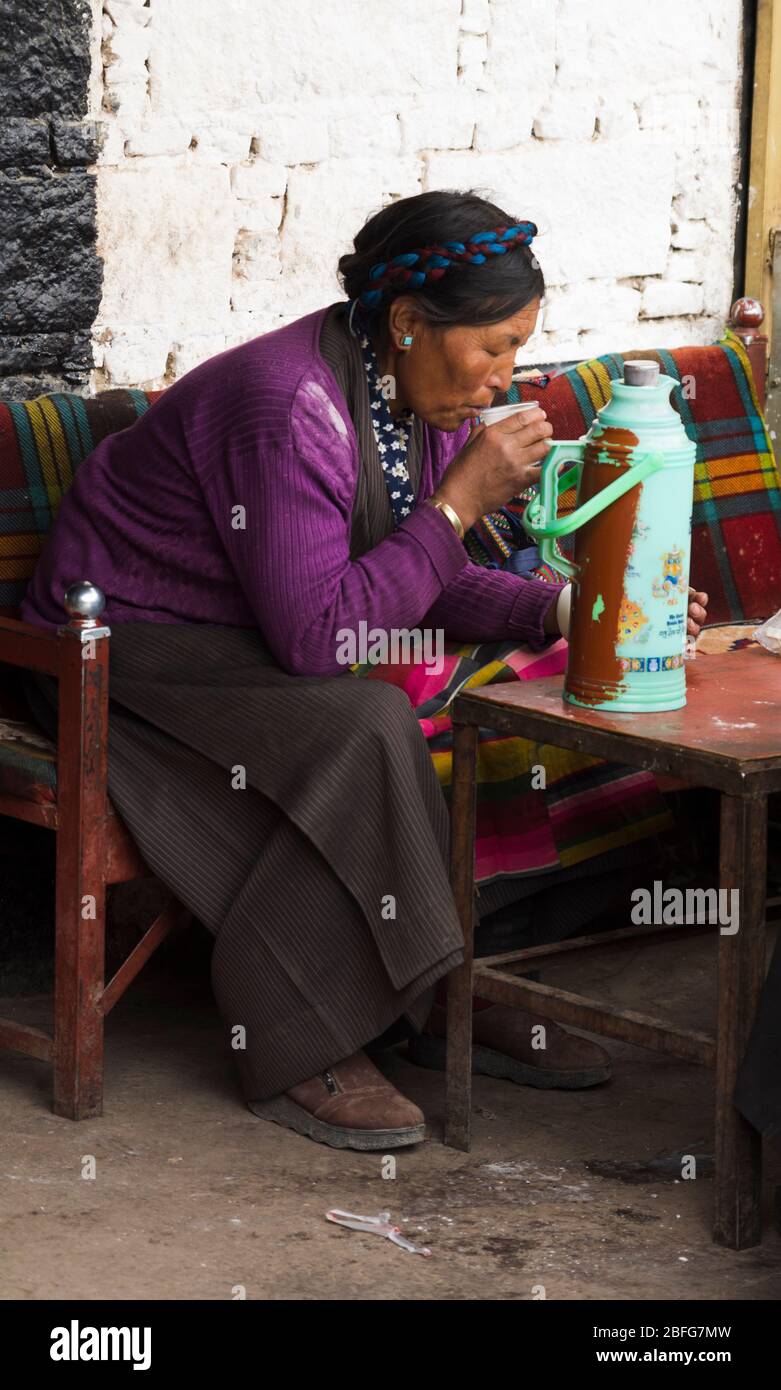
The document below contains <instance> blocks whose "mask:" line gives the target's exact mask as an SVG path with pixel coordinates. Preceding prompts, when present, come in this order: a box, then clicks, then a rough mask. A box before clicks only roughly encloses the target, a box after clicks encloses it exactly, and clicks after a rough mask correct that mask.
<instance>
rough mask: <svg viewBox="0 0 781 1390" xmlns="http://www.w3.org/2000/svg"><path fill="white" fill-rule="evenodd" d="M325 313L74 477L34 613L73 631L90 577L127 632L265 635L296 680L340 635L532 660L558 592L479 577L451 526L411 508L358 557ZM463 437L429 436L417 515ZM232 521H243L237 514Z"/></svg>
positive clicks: (261, 342) (185, 391)
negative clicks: (74, 590)
mask: <svg viewBox="0 0 781 1390" xmlns="http://www.w3.org/2000/svg"><path fill="white" fill-rule="evenodd" d="M325 313H326V310H320V311H318V312H317V313H314V314H309V315H307V316H306V317H305V318H302V319H298V320H297V321H296V322H295V323H292V324H289V325H287V326H286V327H285V328H280V329H277V330H276V331H275V332H273V333H267V334H264V335H263V336H262V337H259V338H253V339H252V340H251V341H250V342H248V343H243V344H242V345H241V346H240V347H236V348H232V349H230V350H229V351H227V352H223V353H220V354H219V355H218V356H216V357H212V358H211V359H210V360H209V361H208V362H204V363H202V365H201V366H200V367H196V368H195V369H194V371H191V372H188V373H187V374H186V376H183V377H182V378H181V379H180V380H179V381H178V382H176V384H175V385H174V386H171V387H170V388H169V389H168V390H167V391H166V392H165V393H164V394H163V395H162V396H161V397H160V398H159V399H158V400H157V401H155V403H154V405H152V406H151V407H150V409H149V410H148V411H147V412H146V413H145V414H144V415H143V416H141V418H140V419H139V420H138V422H137V423H136V424H135V425H133V426H132V427H131V428H130V429H126V430H122V431H121V432H120V433H119V434H113V435H109V436H108V438H106V439H105V440H103V442H102V443H101V444H99V445H98V447H97V449H95V450H94V452H93V453H92V454H91V455H90V457H89V458H88V459H87V460H85V462H84V463H83V464H82V465H81V467H80V468H79V469H78V470H77V472H76V476H75V479H74V482H73V485H72V486H71V488H70V489H69V491H68V492H67V493H66V495H65V497H64V499H63V501H62V504H61V507H60V511H59V514H58V516H57V519H56V521H55V523H54V526H53V527H52V531H51V535H50V537H49V539H48V540H47V543H46V546H45V548H44V552H43V555H42V556H41V559H40V560H39V562H38V565H37V567H36V571H35V574H34V576H33V579H32V581H31V583H30V586H29V589H28V592H27V596H26V598H25V600H24V602H23V604H22V617H23V619H24V620H25V621H26V622H30V623H37V624H39V625H41V626H46V627H49V628H51V627H54V626H56V625H57V624H59V623H62V622H64V621H66V620H67V615H66V614H65V611H64V609H63V607H62V596H63V593H64V590H65V589H66V588H67V587H68V585H69V584H72V583H74V582H75V581H77V580H81V579H89V580H91V581H92V582H93V583H94V584H98V585H99V586H100V588H101V589H103V591H104V593H105V594H106V598H107V607H106V612H105V617H106V619H107V621H108V622H109V623H120V622H168V623H181V622H200V623H225V624H229V625H235V626H239V627H257V628H259V630H260V632H261V633H262V634H263V637H264V638H265V640H266V642H267V643H268V646H269V648H270V649H271V651H272V653H273V655H274V657H275V659H276V660H277V661H278V662H279V664H280V665H281V666H282V667H283V668H284V669H285V670H287V671H289V672H291V673H292V674H297V675H304V676H320V675H340V674H343V673H344V672H345V669H346V668H345V666H344V665H342V664H340V663H339V662H338V661H337V659H336V654H337V650H338V647H339V642H338V640H337V633H338V632H339V630H340V629H342V628H351V629H354V630H356V631H357V628H358V623H359V622H360V621H361V620H364V621H365V622H366V623H367V625H368V629H371V628H373V627H377V628H382V629H384V630H387V629H390V628H396V629H400V628H414V627H431V628H442V629H444V632H445V636H446V637H451V638H456V639H460V640H465V641H497V640H502V639H507V638H517V639H518V640H519V641H522V642H525V643H528V644H529V645H530V646H531V647H533V648H535V649H538V648H540V647H542V646H544V645H545V643H546V642H547V641H549V640H550V638H549V637H548V636H547V635H546V634H545V632H544V630H543V619H544V616H545V614H546V612H547V611H548V609H549V608H550V607H551V605H552V603H553V602H555V600H556V598H557V596H558V594H559V592H560V589H561V587H562V586H561V585H552V584H543V583H540V582H537V581H534V580H526V579H522V578H521V577H520V576H518V575H514V574H510V573H507V572H505V571H503V570H489V569H486V568H484V567H483V566H480V565H475V564H474V563H473V562H472V561H471V560H470V559H469V557H468V555H467V553H466V550H465V549H464V546H463V545H462V543H461V542H460V541H459V539H458V537H457V535H456V533H455V531H454V530H453V528H452V526H451V525H450V523H449V521H448V520H447V518H446V517H445V516H443V515H442V513H441V512H439V511H437V510H436V508H434V507H423V506H420V505H417V506H416V507H415V508H414V509H413V511H412V513H411V514H410V516H408V517H406V518H405V520H404V522H403V523H402V525H401V526H400V527H399V528H398V529H397V530H396V531H395V532H394V533H393V534H392V535H390V536H388V537H387V538H386V539H385V540H383V541H382V542H381V544H380V545H378V546H376V547H375V548H374V549H373V550H371V551H369V552H367V553H366V554H365V555H363V556H362V557H361V558H360V559H357V560H354V561H351V560H350V529H351V514H352V506H353V497H354V494H355V489H356V484H357V478H358V469H359V456H358V444H357V440H356V435H355V431H354V429H353V426H352V422H351V420H350V416H349V414H348V411H347V406H346V403H345V400H344V397H343V395H342V393H341V391H340V390H339V388H338V386H337V384H336V381H335V380H334V377H333V375H332V373H331V371H330V370H329V368H328V367H327V366H326V364H325V362H324V361H323V359H322V357H321V355H320V351H319V340H320V328H321V325H322V321H323V317H324V315H325ZM466 436H467V427H466V426H464V427H463V428H462V429H460V430H458V431H457V432H456V433H453V434H445V433H443V432H442V431H440V430H436V429H433V428H431V427H429V426H426V428H425V430H424V445H423V461H422V468H421V479H420V489H419V493H418V503H420V502H422V501H423V499H424V498H426V497H429V496H430V495H431V493H432V492H434V491H435V489H436V487H437V485H438V483H439V481H440V479H441V477H442V475H443V473H444V472H445V470H446V468H447V466H448V464H449V463H450V462H451V460H452V459H453V457H454V456H455V454H456V453H457V452H458V450H459V449H460V448H461V447H462V446H463V444H464V442H465V440H466ZM238 508H243V509H244V512H243V520H244V525H243V526H242V525H241V524H240V523H241V521H242V513H241V512H240V511H238V510H237V509H238Z"/></svg>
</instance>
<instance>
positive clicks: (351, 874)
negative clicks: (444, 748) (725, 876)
mask: <svg viewBox="0 0 781 1390" xmlns="http://www.w3.org/2000/svg"><path fill="white" fill-rule="evenodd" d="M109 683H110V719H109V740H108V788H109V794H110V796H111V799H112V801H113V803H114V805H115V806H116V808H117V810H118V811H119V813H120V815H121V816H122V818H123V820H124V821H125V823H126V824H127V826H128V828H129V829H130V831H131V833H132V834H133V836H134V838H135V840H136V841H137V843H138V846H139V849H140V850H141V853H142V854H143V856H144V858H145V860H146V862H147V863H148V865H149V866H150V868H151V869H152V870H153V871H154V873H156V874H157V876H158V877H159V878H160V879H161V880H162V882H164V883H165V884H167V885H168V887H169V888H170V889H171V890H172V891H173V892H174V893H175V894H176V896H177V897H178V898H179V900H180V901H181V902H182V903H183V904H185V906H186V907H188V908H189V909H190V910H191V911H192V912H193V914H194V915H195V916H196V917H197V918H198V920H199V921H201V922H203V923H204V925H205V926H206V927H207V928H208V929H209V930H210V931H211V932H212V933H213V935H214V936H215V938H216V939H215V945H214V950H213V953H212V967H211V974H212V986H213V989H214V994H215V998H216V1001H217V1005H218V1007H219V1010H220V1014H221V1016H222V1019H223V1023H224V1026H225V1029H226V1037H227V1040H228V1042H229V1045H230V1046H231V1050H232V1054H233V1055H234V1056H235V1058H236V1061H237V1064H238V1067H239V1073H240V1078H241V1083H242V1086H243V1090H244V1093H245V1096H246V1099H247V1100H254V1099H267V1098H269V1097H271V1096H274V1095H276V1094H278V1093H279V1092H281V1091H284V1090H287V1089H288V1088H289V1087H290V1086H293V1085H295V1084H296V1083H297V1082H299V1081H303V1080H305V1079H307V1078H308V1077H310V1076H313V1075H315V1074H316V1073H317V1072H319V1071H322V1070H323V1069H324V1068H325V1067H327V1066H330V1065H333V1064H334V1063H335V1062H337V1061H339V1060H340V1059H341V1058H343V1057H346V1056H348V1055H349V1054H350V1053H352V1052H354V1051H356V1050H357V1049H358V1048H361V1047H363V1046H364V1045H365V1044H367V1043H368V1042H370V1041H372V1040H374V1039H376V1038H378V1037H380V1036H381V1035H382V1034H384V1033H387V1031H388V1030H389V1029H391V1028H392V1027H393V1025H395V1024H396V1023H397V1022H398V1021H399V1020H401V1021H402V1022H403V1024H404V1025H405V1026H406V1028H407V1030H408V1031H418V1030H419V1029H420V1028H421V1027H422V1025H423V1023H424V1022H425V1019H426V1017H427V1014H428V1011H429V1009H430V1005H431V999H432V992H433V991H432V987H433V985H434V983H435V981H436V980H438V979H439V978H440V977H441V976H443V975H444V974H446V972H447V971H449V970H450V969H452V967H453V966H454V965H456V964H458V963H459V961H460V960H461V959H462V944H463V942H462V934H461V928H460V924H459V921H458V917H457V914H456V910H455V906H454V903H453V898H452V894H451V891H450V885H449V878H448V870H447V864H448V852H449V817H448V810H447V804H446V800H445V797H444V795H443V792H442V789H441V786H440V783H439V780H438V777H437V773H436V770H435V767H434V763H433V761H432V757H431V753H430V750H429V747H428V745H427V742H426V739H425V737H424V736H423V733H422V731H421V727H420V724H419V721H418V719H417V718H416V715H415V711H414V709H413V708H412V706H411V704H410V702H409V699H408V697H407V695H406V694H405V692H404V691H403V690H401V689H398V688H397V687H395V686H394V685H392V684H389V683H387V682H385V681H379V680H377V681H374V680H355V679H354V678H352V676H350V675H349V674H348V673H345V675H344V676H343V677H304V676H291V675H289V674H288V673H286V672H285V671H283V670H282V669H281V668H280V667H279V666H278V665H277V664H276V662H275V661H274V659H273V657H272V656H271V655H270V653H269V651H268V649H267V648H266V646H265V644H264V642H263V640H262V638H261V636H260V634H259V633H258V632H257V631H256V630H255V629H250V628H236V627H223V626H215V625H211V624H197V625H196V624H181V625H179V624H176V625H174V624H167V623H166V624H163V623H118V624H116V625H115V626H114V627H113V629H112V636H111V658H110V678H109ZM26 688H27V693H28V698H29V700H30V704H31V706H32V709H33V712H34V713H35V715H36V716H37V718H38V719H39V720H40V722H41V724H42V725H43V726H44V727H45V728H47V729H48V730H49V731H50V732H52V733H54V732H55V731H56V730H55V723H54V721H55V710H56V701H57V686H56V682H54V681H53V680H51V679H50V678H49V677H46V676H41V677H39V676H36V677H31V678H30V679H29V680H28V681H27V684H26ZM633 850H634V851H635V852H636V855H640V854H642V855H644V856H646V857H647V854H648V845H647V844H646V845H645V846H636V847H635V846H628V847H626V851H625V852H624V856H625V861H626V855H629V857H630V858H631V857H632V853H631V852H632V851H633ZM619 859H620V856H619V857H618V858H617V856H616V855H613V856H610V855H604V856H600V860H601V865H600V864H595V865H593V866H590V865H589V864H586V865H583V866H581V867H580V868H579V870H578V871H568V872H566V873H562V874H555V873H554V874H546V875H544V876H543V877H544V879H545V882H546V884H548V885H549V887H550V888H552V889H554V890H555V888H556V886H558V888H559V890H564V892H565V897H564V899H562V898H561V893H560V896H559V899H558V904H556V903H554V902H553V901H552V902H551V909H552V911H551V913H550V914H549V915H548V920H546V922H545V923H544V927H545V930H544V931H542V932H539V931H538V933H537V935H536V937H535V939H537V940H540V939H544V940H551V939H557V938H558V937H561V936H564V935H567V934H569V933H570V932H571V931H572V930H575V929H576V928H577V926H578V925H579V921H578V920H577V917H576V916H575V917H573V915H572V908H571V906H570V907H568V906H567V900H566V887H567V885H566V883H563V882H562V881H561V880H562V879H569V878H570V877H572V876H576V877H579V878H588V877H589V873H590V868H592V867H595V868H599V867H601V868H602V869H603V877H604V873H605V872H609V871H612V872H615V871H616V870H617V869H618V868H620V867H621V865H620V863H619ZM635 862H636V858H635ZM588 887H589V885H583V884H580V885H579V887H578V891H577V893H576V895H575V897H576V899H577V905H578V908H579V910H580V911H581V913H582V912H583V911H584V904H587V902H588ZM584 888H585V889H586V891H585V892H584ZM533 889H534V885H533V884H532V883H531V882H530V881H529V880H528V878H527V879H521V880H519V882H518V883H517V884H516V885H513V884H512V883H508V882H503V883H498V884H496V885H492V884H488V885H486V887H485V888H484V889H483V890H482V891H481V895H480V912H481V913H482V914H485V913H486V912H490V911H491V910H492V909H495V908H497V907H499V906H501V904H503V903H507V902H510V901H514V900H517V899H520V898H521V897H524V896H528V895H529V894H530V893H531V892H533ZM602 892H603V888H602V884H601V882H598V881H597V879H596V878H594V879H593V890H592V896H594V895H596V897H597V898H598V897H599V896H600V895H601V894H602ZM562 905H563V910H562ZM237 1030H240V1031H237ZM237 1043H238V1044H239V1045H238V1046H237Z"/></svg>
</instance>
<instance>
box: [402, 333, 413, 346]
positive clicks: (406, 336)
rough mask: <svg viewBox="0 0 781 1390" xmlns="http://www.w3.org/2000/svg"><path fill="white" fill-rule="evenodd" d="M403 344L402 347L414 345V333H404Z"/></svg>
mask: <svg viewBox="0 0 781 1390" xmlns="http://www.w3.org/2000/svg"><path fill="white" fill-rule="evenodd" d="M401 346H402V347H412V334H411V333H405V334H404V337H403V338H402V340H401Z"/></svg>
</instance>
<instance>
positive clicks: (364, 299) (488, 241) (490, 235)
mask: <svg viewBox="0 0 781 1390" xmlns="http://www.w3.org/2000/svg"><path fill="white" fill-rule="evenodd" d="M536 235H537V228H536V226H535V225H534V223H533V222H520V223H519V224H518V226H517V227H494V228H493V230H492V231H489V232H478V233H477V235H476V236H473V237H470V239H469V241H467V242H463V241H443V242H442V243H441V244H434V245H432V246H423V247H421V249H420V250H419V251H407V252H405V253H404V254H403V255H401V256H394V257H393V259H392V260H390V261H379V262H378V263H377V265H373V266H372V268H371V270H370V271H369V280H370V282H371V283H370V286H369V287H367V288H366V289H365V290H363V291H362V293H361V294H360V295H359V296H358V303H359V304H361V305H363V307H364V308H366V309H376V308H377V306H378V305H379V304H381V303H382V298H383V295H384V293H385V291H386V289H388V288H390V287H393V288H396V287H397V286H401V285H403V286H404V287H405V288H407V289H411V290H418V289H420V288H421V286H422V285H425V283H426V281H428V280H441V278H442V276H443V275H444V274H445V271H446V270H448V269H449V267H450V266H451V265H455V264H456V263H457V262H460V263H462V264H466V265H485V264H486V262H487V261H489V260H490V258H491V257H492V256H504V255H505V254H506V252H507V251H511V250H512V249H513V247H514V246H528V245H529V244H530V242H531V241H532V239H533V238H534V237H535V236H536ZM413 267H415V268H414V269H413Z"/></svg>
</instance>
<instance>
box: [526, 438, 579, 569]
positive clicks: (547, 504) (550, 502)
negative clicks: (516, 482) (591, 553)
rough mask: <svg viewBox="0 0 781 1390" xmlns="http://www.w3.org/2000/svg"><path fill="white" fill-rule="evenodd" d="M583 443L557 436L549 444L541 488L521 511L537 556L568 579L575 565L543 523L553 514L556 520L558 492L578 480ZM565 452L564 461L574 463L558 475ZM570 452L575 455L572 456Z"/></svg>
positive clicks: (543, 466) (565, 489)
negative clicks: (535, 545)
mask: <svg viewBox="0 0 781 1390" xmlns="http://www.w3.org/2000/svg"><path fill="white" fill-rule="evenodd" d="M585 447H586V445H585V441H584V442H582V443H581V441H580V440H577V439H564V440H560V441H559V443H558V444H553V445H552V446H551V448H550V449H549V450H548V452H547V454H546V455H545V458H544V459H543V461H542V472H541V474H540V491H539V493H538V495H537V497H533V498H532V500H531V501H530V502H529V504H528V506H527V507H526V510H525V512H524V514H523V525H524V527H525V529H526V531H527V532H528V533H529V535H530V536H533V537H534V539H535V540H536V541H537V543H538V549H539V552H540V560H542V561H543V562H544V563H545V564H547V565H550V567H551V569H555V570H558V571H559V572H560V573H561V574H566V575H569V577H570V578H571V579H572V578H574V576H575V575H576V574H577V569H576V567H575V565H573V564H572V562H571V560H567V559H566V558H565V557H564V556H563V555H562V554H561V552H560V551H559V548H558V546H557V545H556V541H555V538H554V534H555V533H554V532H553V531H551V529H550V527H549V526H547V525H546V520H547V518H548V517H550V516H552V517H553V519H554V525H558V524H559V523H558V522H557V521H556V513H557V512H558V509H559V493H561V492H566V491H567V488H569V487H574V486H575V484H576V483H577V480H578V476H579V474H580V469H581V466H582V463H583V451H584V449H585ZM565 453H566V454H569V455H570V457H569V458H568V459H566V460H565V462H567V463H570V462H571V463H574V467H573V468H569V469H567V472H566V473H562V474H561V476H560V477H559V476H558V475H557V473H556V469H557V468H558V467H559V465H560V463H561V461H562V460H561V455H562V454H565ZM573 454H575V455H577V457H576V458H572V455H573ZM558 534H560V535H563V534H565V533H564V532H563V531H561V532H559V533H558Z"/></svg>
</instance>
